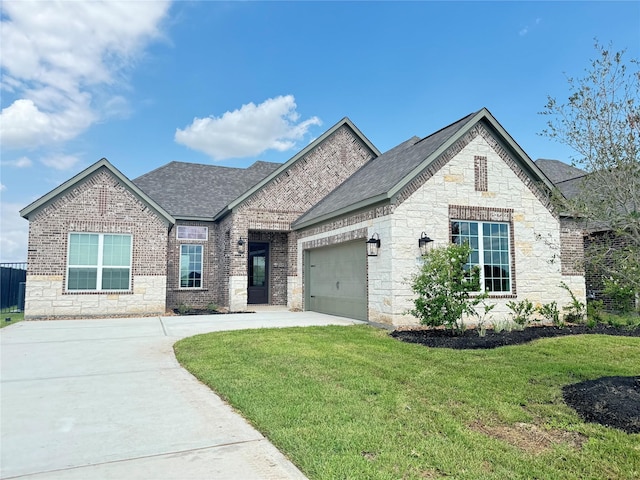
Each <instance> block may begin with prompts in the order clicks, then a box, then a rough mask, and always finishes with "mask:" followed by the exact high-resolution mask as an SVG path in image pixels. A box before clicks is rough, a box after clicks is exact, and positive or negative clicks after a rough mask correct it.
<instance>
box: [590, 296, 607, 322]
mask: <svg viewBox="0 0 640 480" xmlns="http://www.w3.org/2000/svg"><path fill="white" fill-rule="evenodd" d="M603 313H604V302H603V301H602V300H591V301H589V302H587V324H591V325H594V326H595V325H596V324H598V323H602V322H603V316H602V315H603Z"/></svg>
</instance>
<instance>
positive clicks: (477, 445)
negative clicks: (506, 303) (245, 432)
mask: <svg viewBox="0 0 640 480" xmlns="http://www.w3.org/2000/svg"><path fill="white" fill-rule="evenodd" d="M175 351H176V355H177V357H178V360H179V361H180V363H181V364H182V365H183V366H184V367H185V368H187V369H188V370H189V371H191V372H192V373H193V374H194V375H195V376H196V377H197V378H199V379H200V380H201V381H203V382H204V383H205V384H207V385H209V386H210V387H211V388H212V389H213V390H215V391H216V392H217V393H218V394H219V395H220V396H222V397H223V398H224V399H225V400H227V401H228V402H229V403H230V404H231V405H232V406H233V407H234V408H236V409H237V410H238V411H240V412H241V413H242V415H243V416H244V417H246V418H247V419H248V420H249V421H250V422H251V423H252V424H253V425H254V426H255V427H256V428H257V429H258V430H260V431H261V432H262V433H263V434H264V435H265V436H266V437H268V438H269V440H271V441H272V442H273V443H274V444H275V445H276V446H277V447H278V448H279V449H280V450H281V451H282V452H283V453H285V455H287V456H288V457H289V458H290V459H291V460H292V461H293V462H294V463H295V464H296V465H297V466H298V467H299V468H300V469H301V470H302V471H303V472H304V473H305V474H306V475H307V476H308V477H309V478H311V479H332V480H333V479H340V478H342V479H347V478H348V479H387V478H388V479H399V478H407V479H410V478H413V479H424V478H444V477H447V476H451V477H454V478H458V479H461V478H464V479H474V480H475V479H485V478H486V479H491V478H494V479H505V478H509V479H517V478H522V479H532V478H539V479H547V478H553V479H561V478H566V479H570V478H571V479H577V478H580V479H589V478H591V479H600V478H608V479H617V478H628V479H631V478H640V434H634V435H632V434H627V433H624V432H622V431H619V430H616V429H613V428H608V427H603V426H601V425H597V424H591V423H584V422H583V421H582V420H581V419H580V418H579V417H578V415H577V414H576V413H575V412H574V411H573V410H572V409H571V408H569V407H568V406H566V405H565V404H564V402H563V399H562V391H561V388H562V386H563V385H566V384H571V383H576V382H580V381H582V380H587V379H594V378H598V377H602V376H631V375H640V368H639V365H640V339H639V338H629V337H612V336H605V335H583V336H571V337H558V338H551V339H544V340H539V341H537V342H533V343H530V344H525V345H519V346H512V347H501V348H497V349H494V350H450V349H440V348H437V349H436V348H427V347H424V346H421V345H415V344H408V343H404V342H400V341H398V340H395V339H393V338H390V337H389V335H388V333H387V332H385V331H382V330H376V329H374V328H371V327H368V326H354V327H310V328H294V329H262V330H249V331H246V330H245V331H236V332H222V333H213V334H207V335H198V336H196V337H191V338H187V339H184V340H181V341H180V342H178V343H177V344H176V345H175Z"/></svg>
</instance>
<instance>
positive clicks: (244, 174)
mask: <svg viewBox="0 0 640 480" xmlns="http://www.w3.org/2000/svg"><path fill="white" fill-rule="evenodd" d="M280 166H281V164H279V163H270V162H256V163H254V164H253V165H251V166H250V167H248V168H233V167H221V166H216V165H203V164H197V163H185V162H170V163H168V164H166V165H164V166H162V167H159V168H157V169H155V170H152V171H151V172H149V173H145V174H144V175H142V176H140V177H138V178H136V179H134V180H133V183H135V184H136V185H137V186H138V187H139V188H140V189H142V190H143V191H144V192H146V193H147V195H149V196H150V197H152V198H154V199H155V200H156V201H157V202H158V203H159V204H160V205H162V206H163V207H164V208H165V209H167V211H169V212H170V213H171V214H172V215H173V216H175V217H176V218H180V219H192V220H209V221H210V220H212V219H213V217H214V216H215V215H216V214H217V213H218V212H220V211H221V210H223V209H224V208H225V207H226V206H227V205H228V204H229V203H230V202H232V201H233V200H235V199H236V198H238V197H239V196H240V195H242V194H243V193H244V192H246V191H247V190H249V189H251V187H253V186H254V185H256V184H257V183H259V182H260V181H261V180H263V179H264V178H265V177H267V176H269V174H271V173H272V172H274V171H275V170H277V169H278V168H279V167H280Z"/></svg>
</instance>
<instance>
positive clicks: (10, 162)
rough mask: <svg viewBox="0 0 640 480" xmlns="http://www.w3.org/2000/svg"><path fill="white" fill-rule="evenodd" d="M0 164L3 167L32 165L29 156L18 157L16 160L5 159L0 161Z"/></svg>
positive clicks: (26, 166) (27, 166)
mask: <svg viewBox="0 0 640 480" xmlns="http://www.w3.org/2000/svg"><path fill="white" fill-rule="evenodd" d="M0 165H2V166H4V167H14V168H29V167H30V166H31V165H33V162H32V161H31V159H30V158H29V157H20V158H18V159H17V160H5V161H3V162H0Z"/></svg>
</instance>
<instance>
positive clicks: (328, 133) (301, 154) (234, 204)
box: [214, 117, 380, 220]
mask: <svg viewBox="0 0 640 480" xmlns="http://www.w3.org/2000/svg"><path fill="white" fill-rule="evenodd" d="M343 126H347V127H348V128H350V129H351V130H352V131H353V133H354V134H355V135H356V136H357V137H358V138H359V139H360V141H362V143H364V144H365V145H366V146H367V148H369V149H370V150H371V151H372V152H373V153H374V154H375V155H376V156H379V155H380V151H379V150H378V149H377V148H376V147H375V145H373V144H372V143H371V142H370V141H369V139H368V138H367V137H365V136H364V134H363V133H362V132H361V131H360V130H359V129H358V127H356V126H355V125H354V124H353V122H352V121H351V120H350V119H349V118H347V117H344V118H343V119H342V120H340V121H339V122H338V123H336V124H335V125H333V126H332V127H331V128H330V129H328V130H327V131H326V132H324V133H323V134H322V135H321V136H319V137H318V138H316V139H315V140H314V141H313V142H311V143H310V144H309V145H307V146H306V147H305V148H303V149H302V150H300V151H299V152H298V153H297V154H295V155H294V156H293V157H291V158H290V159H289V160H288V161H287V162H285V163H283V164H281V165H280V166H279V168H277V169H276V170H274V171H273V172H271V174H269V175H268V176H266V177H264V178H263V179H262V180H261V181H259V182H258V183H256V184H255V185H254V186H253V187H251V188H250V189H248V190H247V191H246V192H244V193H243V194H242V195H240V196H239V197H238V198H236V199H235V200H233V201H232V202H230V203H229V204H228V205H227V206H226V208H224V210H222V211H220V212H219V213H218V214H217V215H216V217H215V219H214V220H217V219H219V218H221V217H223V216H224V215H225V214H226V213H228V212H229V211H231V210H232V209H234V208H235V207H237V206H239V205H240V204H241V203H242V202H244V201H245V200H247V199H248V198H249V197H251V196H252V195H253V194H255V193H256V192H257V191H258V190H260V189H262V188H264V187H265V186H266V185H267V184H268V183H269V182H271V181H273V180H274V179H275V178H276V177H278V176H279V175H280V174H281V173H283V172H286V171H287V170H289V169H290V168H291V167H292V166H293V164H295V163H296V162H297V161H299V160H300V159H302V158H303V157H304V156H305V155H307V154H308V153H309V152H311V151H312V150H313V149H315V148H316V147H318V146H319V145H320V144H321V143H322V142H324V141H325V140H326V139H327V138H329V137H330V136H331V135H333V134H334V133H335V132H336V131H337V130H338V129H340V128H341V127H343Z"/></svg>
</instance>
